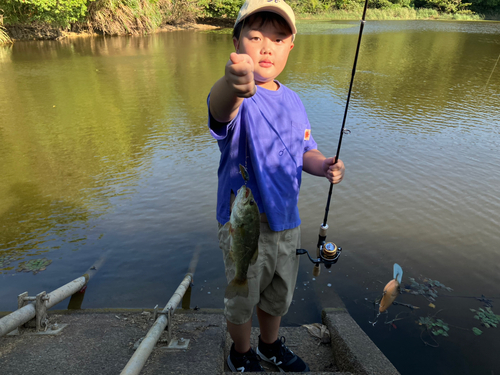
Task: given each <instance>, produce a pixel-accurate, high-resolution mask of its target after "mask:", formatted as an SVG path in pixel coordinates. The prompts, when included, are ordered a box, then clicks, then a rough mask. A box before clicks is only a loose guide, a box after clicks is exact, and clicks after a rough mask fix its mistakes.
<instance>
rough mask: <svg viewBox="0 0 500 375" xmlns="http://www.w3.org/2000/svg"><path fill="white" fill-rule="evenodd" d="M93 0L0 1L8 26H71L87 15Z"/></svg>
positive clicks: (0, 7)
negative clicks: (37, 24) (38, 24)
mask: <svg viewBox="0 0 500 375" xmlns="http://www.w3.org/2000/svg"><path fill="white" fill-rule="evenodd" d="M91 1H93V0H0V9H2V10H3V11H4V17H5V23H6V24H10V25H13V24H31V23H36V22H38V23H47V24H50V25H53V26H63V27H65V26H69V25H70V24H71V23H73V22H77V21H81V20H83V19H84V18H85V16H86V15H87V4H88V3H89V2H91Z"/></svg>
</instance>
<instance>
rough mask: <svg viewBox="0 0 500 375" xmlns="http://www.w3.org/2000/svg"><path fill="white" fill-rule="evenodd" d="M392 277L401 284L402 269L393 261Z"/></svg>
mask: <svg viewBox="0 0 500 375" xmlns="http://www.w3.org/2000/svg"><path fill="white" fill-rule="evenodd" d="M392 277H393V278H394V279H396V280H397V281H398V283H400V284H401V280H402V279H403V269H402V268H401V266H400V265H399V264H397V263H394V271H393V276H392Z"/></svg>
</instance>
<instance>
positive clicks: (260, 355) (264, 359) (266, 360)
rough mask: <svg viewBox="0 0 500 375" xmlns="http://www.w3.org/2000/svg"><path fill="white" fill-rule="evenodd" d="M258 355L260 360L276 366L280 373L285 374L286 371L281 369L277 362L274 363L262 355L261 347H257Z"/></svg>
mask: <svg viewBox="0 0 500 375" xmlns="http://www.w3.org/2000/svg"><path fill="white" fill-rule="evenodd" d="M257 355H258V356H259V357H260V359H262V360H263V361H265V362H269V363H272V364H273V365H275V366H276V367H277V368H278V370H280V372H285V370H283V369H282V368H281V367H279V366H278V365H277V364H276V362H274V361H271V360H270V359H269V358H267V357H266V356H265V355H264V354H262V353H261V352H260V350H259V347H257Z"/></svg>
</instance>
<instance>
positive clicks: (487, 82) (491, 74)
mask: <svg viewBox="0 0 500 375" xmlns="http://www.w3.org/2000/svg"><path fill="white" fill-rule="evenodd" d="M499 60H500V54H499V55H498V58H497V61H496V62H495V65H493V69H492V70H491V73H490V76H489V77H488V80H487V81H486V85H484V89H483V90H486V87H488V84H489V83H490V79H491V77H492V76H493V72H494V71H495V68H496V67H497V64H498V61H499Z"/></svg>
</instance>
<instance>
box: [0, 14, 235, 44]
mask: <svg viewBox="0 0 500 375" xmlns="http://www.w3.org/2000/svg"><path fill="white" fill-rule="evenodd" d="M233 22H234V21H232V20H227V19H220V20H218V19H215V18H202V19H199V20H197V21H196V22H188V23H182V24H178V25H163V26H161V27H159V28H158V29H156V30H155V32H166V31H175V30H189V29H193V30H212V29H219V28H221V27H232V26H233ZM5 28H6V30H7V32H8V34H9V36H10V37H11V38H12V40H14V41H16V40H17V41H20V40H61V39H64V38H75V37H89V36H102V35H103V34H102V33H99V32H96V31H93V30H92V29H91V28H89V27H83V26H81V25H75V26H73V27H72V29H71V30H70V31H69V30H64V29H61V28H56V27H51V26H49V25H44V24H34V25H13V26H5Z"/></svg>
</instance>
